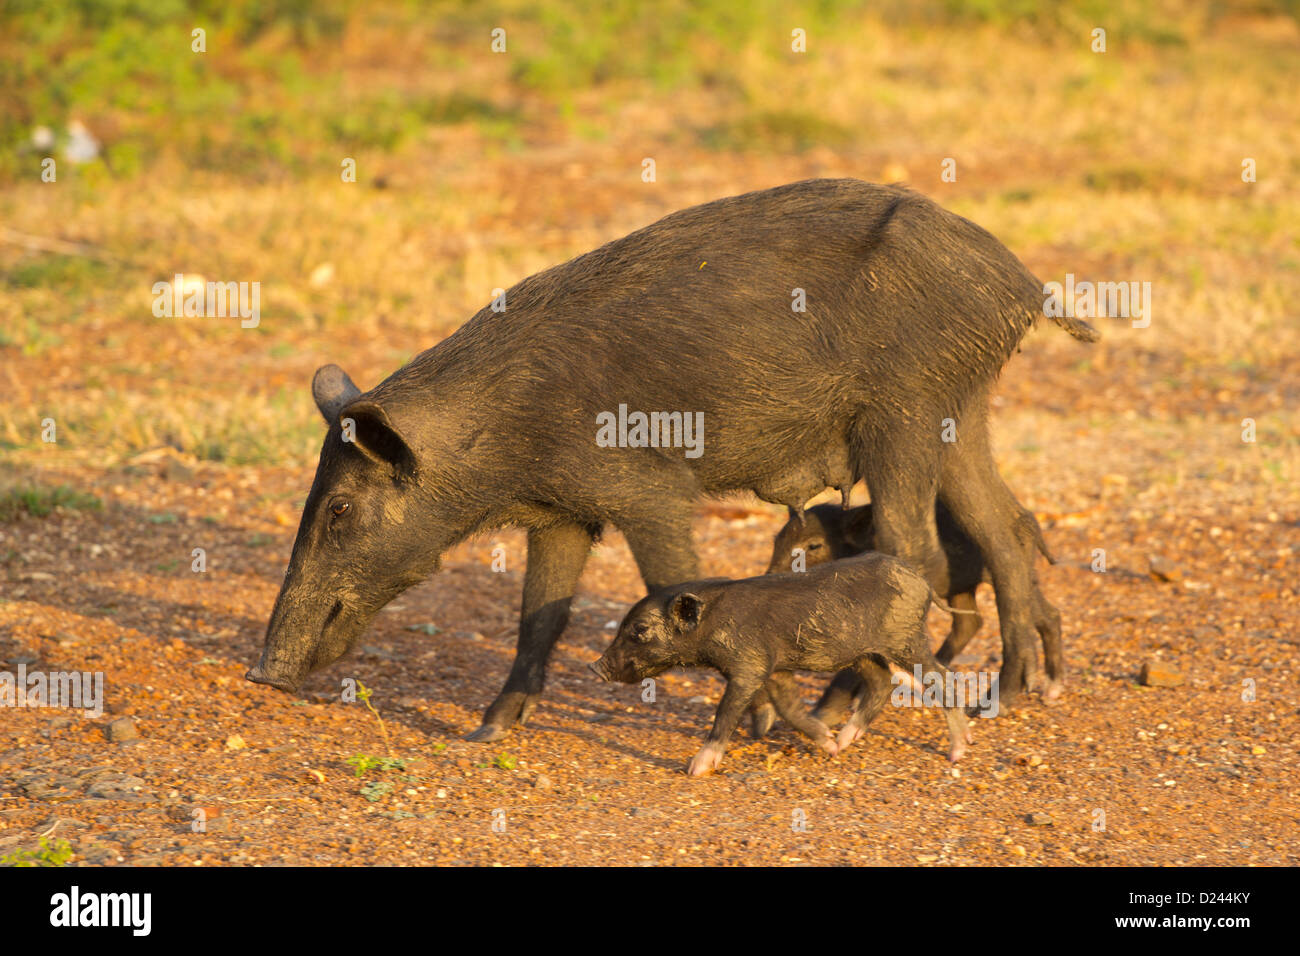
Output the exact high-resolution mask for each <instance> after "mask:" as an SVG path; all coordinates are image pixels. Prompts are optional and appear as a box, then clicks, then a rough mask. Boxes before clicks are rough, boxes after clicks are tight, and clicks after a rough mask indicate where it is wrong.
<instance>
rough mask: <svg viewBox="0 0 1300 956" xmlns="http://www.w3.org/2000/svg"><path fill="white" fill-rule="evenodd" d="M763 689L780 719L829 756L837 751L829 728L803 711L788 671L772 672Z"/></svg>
mask: <svg viewBox="0 0 1300 956" xmlns="http://www.w3.org/2000/svg"><path fill="white" fill-rule="evenodd" d="M764 691H765V692H766V693H767V694H768V696H769V697H771V699H772V703H773V705H775V707H776V712H777V713H778V714H780V715H781V719H783V720H784V721H785V722H786V723H788V724H789V725H790V726H791V727H793V728H795V729H796V730H798V731H799V732H800V733H802V734H805V735H807V736H808V737H810V738H811V739H812V742H813V743H815V744H816V745H817V746H818V747H820V748H821V749H822V750H824V751H826V752H827V753H828V754H830V755H831V756H834V755H835V754H836V753H837V752H838V751H839V747H837V746H836V744H835V736H834V735H833V734H832V733H831V729H830V728H829V727H827V726H826V725H825V724H824V723H822V722H821V721H820V720H818V719H817V718H816V717H814V716H813V715H812V714H809V713H806V712H805V711H804V709H803V703H802V701H800V700H799V688H798V686H797V685H796V684H795V682H794V680H793V679H792V678H791V676H790V674H789V673H787V672H781V673H777V674H773V675H772V679H771V680H769V681H768V682H767V684H766V686H765V687H764Z"/></svg>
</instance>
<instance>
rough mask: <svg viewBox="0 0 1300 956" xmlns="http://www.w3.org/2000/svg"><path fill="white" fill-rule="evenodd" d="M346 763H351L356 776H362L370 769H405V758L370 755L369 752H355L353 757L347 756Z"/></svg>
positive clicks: (382, 771) (389, 770)
mask: <svg viewBox="0 0 1300 956" xmlns="http://www.w3.org/2000/svg"><path fill="white" fill-rule="evenodd" d="M348 763H350V764H352V768H353V772H354V774H355V775H356V776H358V777H364V776H365V775H366V774H367V773H369V772H370V771H371V770H378V771H379V772H380V773H390V772H392V771H396V770H405V769H406V761H405V760H401V759H399V758H395V757H372V756H370V755H369V754H357V755H356V756H354V757H349V758H348Z"/></svg>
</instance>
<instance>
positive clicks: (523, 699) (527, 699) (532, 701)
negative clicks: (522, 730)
mask: <svg viewBox="0 0 1300 956" xmlns="http://www.w3.org/2000/svg"><path fill="white" fill-rule="evenodd" d="M539 696H540V695H538V694H525V693H522V692H520V691H502V692H501V694H500V696H498V697H497V699H496V700H494V701H493V702H492V706H491V707H489V708H488V709H487V713H486V714H484V715H483V726H482V727H480V728H479V729H478V730H475V731H473V732H471V733H468V734H466V735H465V739H466V740H469V741H472V742H474V743H478V744H486V743H491V742H492V741H494V740H500V739H501V738H502V737H504V736H505V735H506V732H507V731H509V729H510V728H511V727H514V726H515V725H516V724H518V725H519V726H520V727H522V726H523V725H524V724H525V723H526V722H527V720H528V718H529V717H530V716H532V713H533V709H534V708H535V707H536V706H537V698H538V697H539Z"/></svg>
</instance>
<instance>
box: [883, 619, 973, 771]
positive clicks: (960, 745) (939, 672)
mask: <svg viewBox="0 0 1300 956" xmlns="http://www.w3.org/2000/svg"><path fill="white" fill-rule="evenodd" d="M923 647H924V644H922V648H923ZM917 657H918V661H917V663H918V664H920V666H921V672H922V674H923V676H924V679H925V680H927V681H931V680H934V679H936V678H937V679H938V682H939V684H938V686H939V689H940V695H941V697H942V706H943V715H944V717H946V718H947V719H948V741H949V747H948V759H949V760H951V761H953V762H954V763H955V762H956V761H958V760H960V759H961V758H962V757H963V756H965V754H966V745H967V744H969V743H971V732H970V723H969V722H968V721H967V720H966V711H965V710H964V709H963V707H962V706H958V702H957V701H956V700H955V699H950V698H949V692H950V690H951V691H953V692H955V690H956V686H955V683H954V682H953V680H952V672H951V671H949V670H948V668H946V667H944V666H943V665H942V664H940V663H939V662H938V661H936V660H935V659H934V658H933V657H931V656H930V653H929V652H928V651H926V652H924V653H922V654H918V655H917ZM896 673H897V674H898V677H899V679H900V680H901V681H902V682H903V683H905V684H908V685H909V686H910V687H911V688H912V693H914V694H917V695H921V696H922V699H924V695H925V692H926V688H925V687H924V686H923V685H921V684H919V683H917V680H916V676H915V675H914V674H913V673H912V672H909V671H905V670H903V668H902V667H901V666H900V667H899V668H898V670H897V671H896ZM962 696H963V698H964V696H965V695H964V694H963V695H962ZM963 703H964V700H963Z"/></svg>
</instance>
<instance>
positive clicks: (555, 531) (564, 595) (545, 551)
mask: <svg viewBox="0 0 1300 956" xmlns="http://www.w3.org/2000/svg"><path fill="white" fill-rule="evenodd" d="M595 531H596V529H594V528H591V527H586V526H583V525H579V524H568V523H566V524H558V525H552V526H550V527H546V528H539V529H535V530H532V531H529V532H528V568H527V570H526V571H525V572H524V599H523V605H522V607H521V609H520V612H519V642H518V645H517V649H516V651H515V662H514V665H513V666H512V667H511V668H510V676H509V677H508V678H506V685H505V687H504V688H502V690H501V693H500V694H498V695H497V699H496V700H494V701H493V702H492V706H490V707H489V708H488V709H487V713H486V714H484V716H483V725H482V726H481V727H479V729H478V730H476V731H474V732H473V733H471V734H468V735H466V737H465V739H466V740H473V741H476V742H479V743H482V742H486V741H490V740H499V739H501V738H502V737H504V736H505V734H506V731H507V730H509V729H510V728H511V727H512V726H513V725H515V724H516V723H518V724H522V723H524V722H525V721H526V720H527V719H528V716H529V714H531V713H532V711H533V707H534V706H536V703H537V698H538V697H539V696H540V695H541V693H542V683H543V682H544V680H545V679H546V662H547V660H548V659H549V658H550V656H551V649H552V648H553V647H555V642H556V640H557V639H558V638H559V636H560V632H561V631H563V630H564V626H565V625H566V624H568V623H569V603H570V602H571V601H572V600H573V591H574V589H575V588H576V587H577V586H578V578H579V577H580V576H581V575H582V566H583V565H584V564H586V562H587V555H588V553H589V552H590V551H591V543H592V539H593V538H594V537H595Z"/></svg>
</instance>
